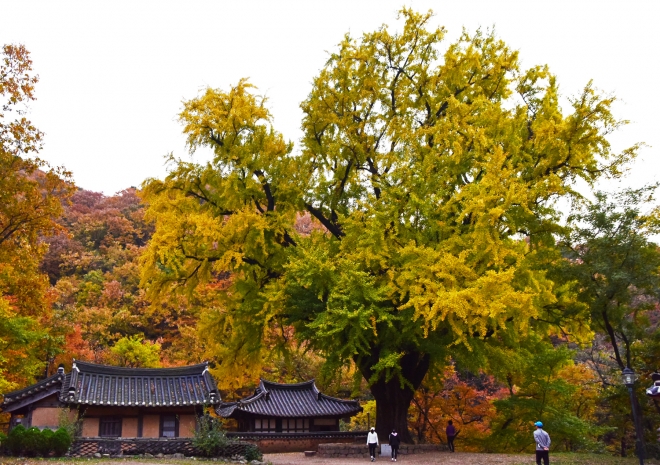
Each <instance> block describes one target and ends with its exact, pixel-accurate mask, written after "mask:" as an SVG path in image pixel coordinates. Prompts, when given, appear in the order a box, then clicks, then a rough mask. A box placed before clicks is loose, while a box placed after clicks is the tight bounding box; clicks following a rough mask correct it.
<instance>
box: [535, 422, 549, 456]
mask: <svg viewBox="0 0 660 465" xmlns="http://www.w3.org/2000/svg"><path fill="white" fill-rule="evenodd" d="M534 426H536V431H534V442H535V443H536V465H541V459H543V464H544V465H548V464H549V463H550V435H549V434H548V433H546V432H545V431H544V430H543V423H541V422H540V421H537V422H536V423H534Z"/></svg>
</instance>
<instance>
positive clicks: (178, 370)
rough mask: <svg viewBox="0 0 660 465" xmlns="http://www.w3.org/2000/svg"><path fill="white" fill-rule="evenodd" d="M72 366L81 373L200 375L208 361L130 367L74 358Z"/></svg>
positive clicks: (206, 366)
mask: <svg viewBox="0 0 660 465" xmlns="http://www.w3.org/2000/svg"><path fill="white" fill-rule="evenodd" d="M74 366H75V367H76V368H78V370H79V371H80V372H81V373H99V374H117V375H127V376H139V375H144V376H158V375H160V376H177V375H193V374H195V375H201V374H202V373H203V372H204V370H205V369H207V368H208V362H203V363H198V364H196V365H186V366H179V367H167V368H130V367H118V366H113V365H104V364H100V363H92V362H83V361H81V360H76V361H75V362H74Z"/></svg>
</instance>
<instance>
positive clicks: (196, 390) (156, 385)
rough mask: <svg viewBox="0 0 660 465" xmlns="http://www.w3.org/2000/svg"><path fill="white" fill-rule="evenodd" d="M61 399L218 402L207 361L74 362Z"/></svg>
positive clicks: (153, 403) (137, 403)
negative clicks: (143, 364)
mask: <svg viewBox="0 0 660 465" xmlns="http://www.w3.org/2000/svg"><path fill="white" fill-rule="evenodd" d="M62 401H63V402H66V403H73V404H85V405H120V406H143V407H158V406H170V405H202V404H217V403H219V402H220V395H219V394H218V389H217V387H216V385H215V381H214V380H213V377H211V375H210V373H209V371H208V364H206V363H201V364H199V365H192V366H187V367H177V368H123V367H113V366H107V365H96V364H93V363H86V362H75V363H74V365H73V368H72V370H71V382H70V385H69V386H68V389H67V390H66V392H64V389H63V390H62Z"/></svg>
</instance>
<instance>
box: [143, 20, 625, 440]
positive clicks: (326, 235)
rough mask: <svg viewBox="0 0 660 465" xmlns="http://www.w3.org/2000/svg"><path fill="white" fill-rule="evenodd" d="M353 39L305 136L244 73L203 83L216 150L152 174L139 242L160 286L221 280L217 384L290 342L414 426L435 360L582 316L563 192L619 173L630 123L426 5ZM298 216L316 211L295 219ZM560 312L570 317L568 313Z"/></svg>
mask: <svg viewBox="0 0 660 465" xmlns="http://www.w3.org/2000/svg"><path fill="white" fill-rule="evenodd" d="M401 17H402V19H403V20H404V25H403V27H402V30H401V31H400V32H397V33H392V32H390V31H389V29H388V28H387V27H382V28H381V29H379V30H377V31H376V32H373V33H369V34H364V35H363V36H362V37H361V38H358V39H355V38H352V37H350V36H346V37H345V38H344V40H343V41H342V42H341V43H340V44H339V46H338V49H337V50H336V51H335V52H334V53H332V54H331V55H330V57H329V60H328V61H327V64H326V65H325V67H324V68H323V69H322V70H321V71H320V72H319V74H318V76H317V77H315V78H314V80H313V84H312V87H311V90H310V93H309V96H308V97H307V99H306V100H305V101H304V102H302V104H301V107H302V110H303V112H304V117H303V120H302V129H303V133H304V135H303V138H302V140H301V141H300V145H299V147H298V148H297V149H294V145H293V144H292V143H288V142H286V141H285V139H284V137H283V136H282V135H281V134H280V133H278V132H277V131H276V130H275V129H274V128H273V122H272V118H271V115H270V113H269V111H268V109H267V107H266V102H265V99H264V98H263V97H261V96H259V95H258V94H257V93H256V91H255V90H254V88H253V87H251V85H250V84H249V83H248V82H247V81H244V80H243V81H240V82H239V83H238V84H237V85H236V86H235V87H232V88H231V89H229V90H228V91H226V92H225V91H222V90H217V89H207V90H206V91H205V92H204V93H203V94H202V95H200V96H199V97H198V98H195V99H193V100H190V101H188V102H186V103H185V104H184V109H183V111H182V113H181V114H180V119H181V121H182V123H183V124H184V132H185V134H186V135H187V137H188V143H189V146H190V148H191V150H192V151H194V150H195V149H197V148H200V147H206V148H210V149H212V150H213V153H214V156H213V158H212V160H211V161H210V162H208V163H206V164H196V163H194V162H190V161H184V160H177V159H174V158H172V160H171V162H172V164H171V171H170V173H169V175H168V176H167V177H166V179H165V180H157V179H151V180H148V181H147V182H146V183H145V185H144V196H145V198H146V201H147V202H148V204H149V212H148V215H149V217H150V218H151V219H152V221H154V222H155V225H156V232H155V234H154V236H153V238H152V240H151V243H150V245H149V247H148V250H147V252H146V254H145V256H144V257H143V284H144V285H145V286H146V287H147V289H148V290H149V292H150V293H151V295H152V296H153V297H154V298H167V297H168V296H169V295H170V293H171V292H176V291H180V290H187V291H189V292H194V291H195V290H196V289H198V288H199V286H202V285H204V284H206V283H208V282H209V281H213V280H216V281H217V280H218V278H222V279H223V280H224V282H225V287H224V288H223V292H221V300H220V301H219V302H218V303H217V305H214V306H212V307H208V308H206V309H205V311H204V314H203V315H202V323H201V324H202V331H203V334H204V335H205V337H206V338H207V341H208V347H209V350H210V352H211V353H210V354H209V355H210V356H212V357H213V358H214V359H215V360H216V362H217V365H216V366H217V368H216V370H217V372H216V373H217V374H218V375H219V378H220V380H221V383H225V384H226V385H227V386H229V385H231V382H230V381H227V380H231V379H235V378H237V377H238V376H239V374H240V373H244V372H248V373H252V374H254V373H256V371H253V370H254V369H255V368H258V367H259V365H260V363H261V362H262V360H263V359H264V357H265V356H266V355H267V352H268V351H270V350H272V348H273V347H274V346H277V343H278V342H282V341H287V344H290V343H291V340H290V338H291V335H293V337H294V338H295V341H297V342H298V343H299V344H302V345H304V347H305V348H307V349H309V350H314V351H316V352H318V353H320V354H322V355H323V356H324V357H325V359H326V365H325V369H326V371H325V373H326V374H331V373H333V371H335V370H337V369H339V368H340V367H343V366H347V365H350V364H354V366H355V367H357V369H358V370H359V373H361V375H362V376H363V377H364V379H365V380H367V382H368V384H369V386H370V389H371V392H372V393H373V396H374V397H375V399H376V402H377V424H376V428H377V431H378V433H379V434H381V435H385V434H386V433H387V432H388V430H390V429H391V428H393V427H394V428H397V429H398V430H399V431H401V432H402V434H403V439H404V440H410V439H411V438H410V435H409V433H408V430H407V424H406V421H407V411H408V407H409V405H410V402H411V400H412V398H413V394H414V392H415V390H416V389H417V387H418V386H419V385H420V383H421V382H422V380H423V378H424V376H425V375H426V373H427V372H428V371H429V369H430V368H432V367H435V366H441V365H443V364H446V363H447V361H448V360H449V357H453V358H454V359H456V360H463V361H464V363H467V364H469V363H472V364H474V365H475V366H476V365H478V364H479V363H481V362H480V360H483V359H484V357H487V354H488V347H489V346H491V345H500V346H506V345H507V344H508V343H509V342H511V341H514V340H515V339H516V338H517V337H518V336H520V335H524V334H526V332H527V331H530V330H535V331H538V330H541V329H543V328H542V325H543V324H547V323H557V324H565V325H566V324H568V323H567V322H568V321H577V319H576V318H574V317H576V316H579V315H577V313H579V311H580V309H579V308H578V307H576V306H572V305H571V302H572V301H573V300H574V299H572V297H571V295H570V293H571V288H570V285H569V284H570V283H569V284H566V283H557V282H553V281H552V280H550V279H549V278H548V277H547V276H546V272H545V269H547V266H552V263H553V260H557V259H559V257H558V255H557V254H556V252H554V247H553V233H555V232H557V231H558V230H559V228H560V224H559V216H560V215H559V212H558V211H557V209H556V205H557V201H558V200H559V199H562V198H572V197H575V196H576V195H577V194H576V192H575V190H574V184H575V181H576V180H577V179H578V178H580V179H582V180H584V181H586V182H587V183H593V182H594V181H595V180H597V179H598V178H599V177H600V176H603V175H609V176H617V175H618V174H619V173H620V171H621V169H622V166H623V164H625V163H626V162H627V161H628V160H629V159H630V158H632V157H634V155H635V149H636V148H635V147H632V148H631V149H629V150H626V151H624V152H623V153H620V154H613V153H611V150H610V145H609V144H608V141H607V139H606V136H607V134H608V133H609V132H611V131H612V130H614V129H616V128H617V127H618V126H619V125H620V124H621V123H620V122H619V121H617V120H616V119H615V118H614V117H613V116H612V114H611V111H610V107H611V104H612V102H613V99H612V98H611V97H604V96H601V95H600V94H599V93H598V92H596V91H595V89H594V88H593V87H592V86H591V84H589V85H587V86H586V87H585V88H584V90H583V91H582V92H581V93H580V94H579V95H578V96H577V97H575V98H574V99H572V100H570V108H567V109H562V108H560V106H559V95H558V89H557V85H556V82H555V77H554V76H553V75H552V74H551V73H550V72H549V71H548V69H547V68H546V67H544V66H538V67H533V68H530V69H521V66H520V64H519V60H518V54H517V52H516V51H513V50H511V49H510V48H509V47H507V46H506V44H505V43H504V42H502V41H501V40H499V39H498V38H497V37H496V36H495V35H494V34H493V33H490V32H482V31H477V32H476V33H474V34H468V33H467V32H464V33H463V34H462V36H461V37H460V39H459V40H457V41H456V42H455V43H453V44H451V45H449V46H448V47H445V48H444V51H442V50H441V48H442V47H441V44H442V41H443V37H444V35H445V31H444V29H432V28H430V26H429V25H428V24H429V20H430V18H431V14H418V13H416V12H414V11H411V10H403V11H402V12H401ZM300 215H310V216H311V217H312V218H313V219H314V220H315V222H316V224H317V225H319V227H317V228H315V229H314V230H313V231H312V233H311V234H300V233H298V232H297V230H296V228H295V223H296V219H297V218H299V217H300ZM564 314H566V315H569V316H571V318H570V319H569V318H563V316H564Z"/></svg>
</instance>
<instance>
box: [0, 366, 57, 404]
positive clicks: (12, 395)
mask: <svg viewBox="0 0 660 465" xmlns="http://www.w3.org/2000/svg"><path fill="white" fill-rule="evenodd" d="M64 379H65V375H64V374H63V373H55V374H54V375H53V376H49V377H48V378H46V379H43V380H41V381H39V382H38V383H36V384H32V385H31V386H28V387H26V388H24V389H20V390H18V391H14V392H9V393H7V394H5V396H4V399H3V402H2V404H1V405H0V407H1V408H2V409H3V410H4V409H6V408H8V407H11V404H15V403H16V402H19V401H21V400H23V399H27V398H29V397H33V396H35V395H37V394H40V393H44V392H46V391H50V390H54V388H55V387H57V388H58V389H57V390H59V388H61V386H62V382H63V381H64ZM57 390H56V391H55V392H57Z"/></svg>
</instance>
